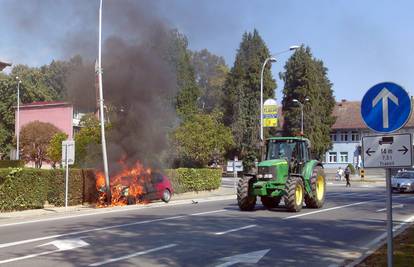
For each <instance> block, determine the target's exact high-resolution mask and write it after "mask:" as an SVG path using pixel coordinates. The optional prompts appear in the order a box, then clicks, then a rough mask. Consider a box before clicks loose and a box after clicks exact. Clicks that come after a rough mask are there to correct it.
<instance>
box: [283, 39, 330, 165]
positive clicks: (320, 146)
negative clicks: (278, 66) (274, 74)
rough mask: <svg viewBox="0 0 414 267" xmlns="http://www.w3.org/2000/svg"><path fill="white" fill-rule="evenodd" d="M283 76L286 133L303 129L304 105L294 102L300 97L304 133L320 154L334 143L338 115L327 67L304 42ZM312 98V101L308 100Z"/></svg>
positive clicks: (317, 153) (295, 133)
mask: <svg viewBox="0 0 414 267" xmlns="http://www.w3.org/2000/svg"><path fill="white" fill-rule="evenodd" d="M284 68H285V71H284V73H282V74H281V78H282V79H283V81H284V82H285V85H284V88H283V101H282V105H283V116H284V123H283V135H285V136H292V135H298V134H299V133H300V126H301V125H300V124H301V113H300V112H301V111H300V106H299V105H298V104H297V103H295V102H293V99H297V100H299V101H300V102H302V103H303V105H304V108H303V109H304V135H305V137H307V138H309V139H310V141H311V143H312V152H313V153H314V155H315V156H316V157H317V158H321V157H322V156H323V154H324V153H325V152H326V151H327V150H329V149H330V147H331V145H332V143H331V140H330V137H329V133H330V130H331V127H332V125H333V124H334V123H335V118H334V117H333V116H332V111H333V108H334V106H335V98H334V96H333V91H332V83H331V82H330V81H329V78H328V76H327V68H326V67H325V66H324V64H323V61H322V60H318V59H315V58H314V57H313V56H312V53H311V50H310V48H309V47H304V46H302V47H301V48H300V49H298V50H296V51H295V53H294V54H293V55H292V56H291V57H290V59H289V60H288V61H287V62H286V64H285V67H284ZM306 98H308V99H309V101H305V99H306Z"/></svg>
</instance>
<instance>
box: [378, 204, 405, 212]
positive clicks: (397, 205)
mask: <svg viewBox="0 0 414 267" xmlns="http://www.w3.org/2000/svg"><path fill="white" fill-rule="evenodd" d="M402 207H404V204H396V205H392V208H393V209H394V208H402ZM386 210H387V208H384V209H379V210H377V212H381V211H386Z"/></svg>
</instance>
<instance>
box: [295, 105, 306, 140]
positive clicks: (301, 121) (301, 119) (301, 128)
mask: <svg viewBox="0 0 414 267" xmlns="http://www.w3.org/2000/svg"><path fill="white" fill-rule="evenodd" d="M305 101H309V98H305ZM293 102H295V103H298V104H299V105H300V135H302V136H303V104H302V103H301V102H300V101H299V100H297V99H293Z"/></svg>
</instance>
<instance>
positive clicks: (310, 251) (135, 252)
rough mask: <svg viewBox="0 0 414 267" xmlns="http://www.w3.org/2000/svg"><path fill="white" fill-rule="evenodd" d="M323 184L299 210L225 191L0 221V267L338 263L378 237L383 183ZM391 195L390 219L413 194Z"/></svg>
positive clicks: (400, 219) (401, 219)
mask: <svg viewBox="0 0 414 267" xmlns="http://www.w3.org/2000/svg"><path fill="white" fill-rule="evenodd" d="M327 190H328V193H327V200H326V203H325V206H324V207H323V209H319V210H315V209H306V208H304V209H303V210H302V211H301V212H299V213H289V212H286V211H285V210H284V209H283V208H276V209H273V210H265V209H264V208H263V206H262V205H261V203H260V200H259V201H258V204H257V209H256V210H255V211H253V212H241V211H239V209H238V207H237V204H236V201H235V199H234V200H233V199H227V200H226V199H224V200H215V201H199V202H198V203H196V204H180V203H175V204H174V203H170V204H167V205H158V206H157V207H153V208H144V209H142V208H141V209H138V208H137V209H135V208H130V207H128V208H126V209H124V210H119V209H118V210H117V212H108V213H100V214H96V215H93V216H75V215H74V216H72V217H68V218H66V219H59V220H56V219H53V218H51V219H50V220H49V219H42V220H40V221H32V222H29V223H24V221H22V222H20V224H8V225H5V224H0V266H30V267H33V266H221V267H224V266H307V267H310V266H329V267H330V266H338V265H342V264H343V261H344V260H346V259H352V258H357V257H359V256H360V255H361V253H363V252H364V251H366V250H368V249H369V248H370V247H371V246H372V244H374V243H375V242H376V241H377V240H378V239H379V238H381V237H384V233H385V216H386V215H385V210H384V208H385V189H384V187H381V186H380V187H377V186H369V185H368V186H366V185H365V186H364V187H361V186H360V187H356V186H354V187H351V188H345V187H343V185H340V186H338V185H329V186H328V188H327ZM227 198H228V197H227ZM393 199H394V205H395V208H394V222H395V226H396V227H398V225H401V224H403V223H405V222H407V221H409V220H412V219H413V214H414V205H413V204H414V194H399V195H394V197H393ZM249 253H250V254H249ZM245 254H247V255H245ZM256 261H257V263H255V262H256Z"/></svg>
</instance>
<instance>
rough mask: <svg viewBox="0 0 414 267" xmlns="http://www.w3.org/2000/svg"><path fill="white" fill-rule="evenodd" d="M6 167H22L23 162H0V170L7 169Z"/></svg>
mask: <svg viewBox="0 0 414 267" xmlns="http://www.w3.org/2000/svg"><path fill="white" fill-rule="evenodd" d="M8 167H14V168H17V167H21V168H23V167H24V161H23V160H0V168H8Z"/></svg>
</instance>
